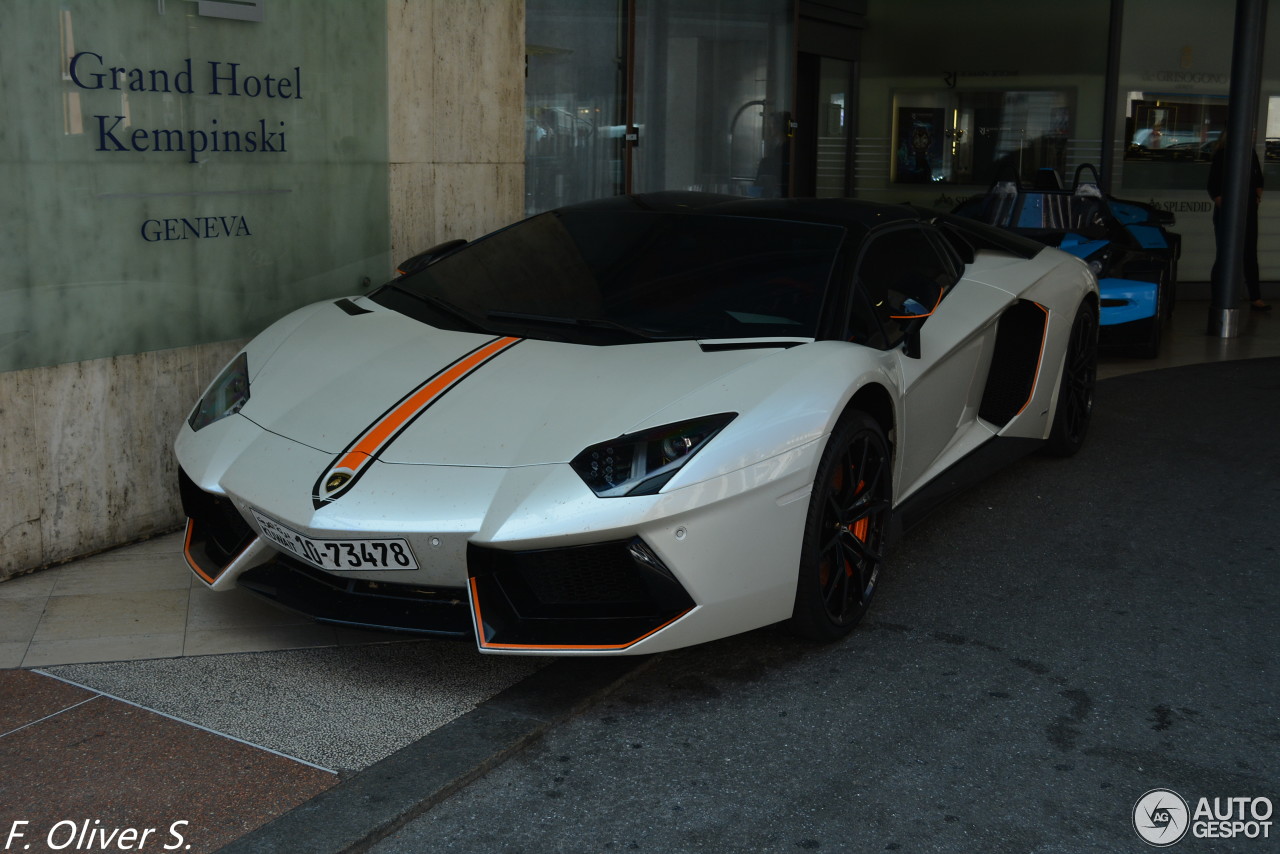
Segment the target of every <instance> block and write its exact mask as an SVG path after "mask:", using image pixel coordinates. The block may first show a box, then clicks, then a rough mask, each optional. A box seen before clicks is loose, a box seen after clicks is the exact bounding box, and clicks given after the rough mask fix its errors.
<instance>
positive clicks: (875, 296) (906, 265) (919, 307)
mask: <svg viewBox="0 0 1280 854" xmlns="http://www.w3.org/2000/svg"><path fill="white" fill-rule="evenodd" d="M855 277H856V278H855V281H854V285H855V288H856V290H858V291H860V292H861V293H862V294H863V295H865V297H866V301H867V302H868V303H869V304H870V305H871V311H872V313H873V314H874V315H875V319H876V320H877V321H878V322H879V324H880V328H881V330H882V331H883V334H884V338H883V347H884V348H885V349H887V348H889V347H894V346H897V344H898V343H899V342H901V341H902V338H903V336H904V335H906V330H907V327H908V326H909V325H910V324H911V323H912V322H913V321H915V320H919V319H922V318H925V317H928V316H929V315H930V314H932V313H933V310H934V309H935V308H936V307H937V305H938V302H939V301H941V299H942V297H943V295H944V294H945V293H946V290H947V288H949V287H951V286H952V285H953V284H955V272H954V271H953V268H952V265H951V264H950V263H949V262H948V261H947V260H946V259H944V258H943V257H942V256H941V255H940V254H939V253H938V250H937V248H936V247H935V246H934V244H933V242H932V241H931V240H930V239H929V237H928V235H926V234H925V233H924V231H922V230H921V229H920V228H919V227H918V226H911V227H908V228H899V229H894V230H892V231H888V232H885V233H883V234H879V235H876V236H875V237H873V238H871V240H870V241H869V242H868V244H867V246H866V248H864V249H863V252H862V257H861V258H860V259H859V261H858V270H857V273H856V274H855ZM855 320H856V318H855Z"/></svg>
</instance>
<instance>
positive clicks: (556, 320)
mask: <svg viewBox="0 0 1280 854" xmlns="http://www.w3.org/2000/svg"><path fill="white" fill-rule="evenodd" d="M485 317H487V318H489V319H490V320H521V321H528V322H530V323H546V324H549V325H551V326H578V327H585V328H587V329H608V330H611V331H613V332H622V333H625V334H627V335H630V336H631V337H632V338H637V339H639V340H641V341H684V340H688V339H687V336H674V335H655V334H654V333H652V332H650V331H648V330H646V329H640V328H638V327H635V326H627V325H626V324H625V323H618V322H617V321H614V320H605V319H603V318H599V317H556V316H554V315H550V314H526V313H524V312H522V311H490V312H487V313H486V314H485Z"/></svg>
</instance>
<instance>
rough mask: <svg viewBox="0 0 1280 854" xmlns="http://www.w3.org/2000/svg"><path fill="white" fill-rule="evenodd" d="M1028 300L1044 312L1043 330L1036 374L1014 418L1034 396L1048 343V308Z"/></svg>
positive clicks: (1024, 409)
mask: <svg viewBox="0 0 1280 854" xmlns="http://www.w3.org/2000/svg"><path fill="white" fill-rule="evenodd" d="M1028 302H1030V303H1031V304H1032V305H1034V306H1035V307H1036V308H1038V309H1040V310H1041V311H1043V312H1044V332H1042V333H1041V334H1040V355H1039V356H1037V357H1036V375H1035V378H1034V379H1032V380H1031V391H1030V392H1029V393H1028V394H1027V399H1026V402H1024V403H1023V404H1022V408H1021V409H1019V410H1018V411H1017V412H1015V413H1014V415H1013V417H1014V418H1017V417H1018V416H1019V415H1021V414H1022V413H1023V412H1025V411H1026V410H1027V407H1028V406H1030V405H1031V400H1032V398H1034V397H1035V396H1036V386H1038V385H1040V371H1041V369H1042V368H1044V350H1045V347H1047V346H1048V344H1049V309H1047V308H1045V307H1044V306H1042V305H1041V304H1040V303H1038V302H1036V301H1035V300H1028ZM1010 420H1012V419H1010Z"/></svg>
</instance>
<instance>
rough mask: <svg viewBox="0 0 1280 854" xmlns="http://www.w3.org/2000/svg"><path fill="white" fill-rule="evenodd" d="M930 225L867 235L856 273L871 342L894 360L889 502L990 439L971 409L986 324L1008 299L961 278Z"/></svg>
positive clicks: (983, 360)
mask: <svg viewBox="0 0 1280 854" xmlns="http://www.w3.org/2000/svg"><path fill="white" fill-rule="evenodd" d="M929 228H930V227H929V226H927V225H924V224H921V223H910V224H906V225H900V226H896V227H891V228H888V229H885V230H883V231H880V232H876V233H873V235H871V236H870V237H869V239H868V242H867V243H866V244H865V246H864V248H863V251H862V253H861V255H860V257H859V260H858V265H857V271H856V273H855V282H856V287H857V290H858V291H859V292H860V293H861V294H862V295H863V296H864V297H865V300H866V310H867V311H869V313H870V315H871V316H872V318H874V321H875V323H876V326H877V328H878V332H879V334H878V336H876V340H875V341H874V342H873V346H878V347H881V348H882V349H886V350H890V351H892V352H893V353H894V357H895V359H896V364H897V374H898V382H899V411H898V413H897V417H898V421H897V437H896V438H897V442H896V445H897V449H896V463H895V472H894V475H895V477H894V480H895V488H894V494H895V496H896V499H897V500H901V499H903V498H905V497H907V496H908V495H910V494H911V493H912V492H914V491H915V490H916V488H917V487H918V486H919V485H921V484H923V483H924V482H926V481H927V480H928V479H929V478H930V477H931V476H932V475H933V474H934V473H936V472H937V471H938V470H939V469H940V468H942V467H944V466H945V465H949V464H950V462H952V461H954V460H955V459H958V457H959V456H962V455H963V454H964V453H967V452H968V450H971V449H972V448H973V447H976V446H977V445H979V444H981V443H982V442H983V441H985V440H986V439H989V438H990V437H991V435H992V433H991V431H990V429H988V428H987V427H985V426H983V425H982V424H981V423H979V422H978V419H977V414H978V407H979V404H980V402H981V397H982V385H983V378H984V377H985V374H986V368H987V366H988V364H989V363H990V349H989V348H990V347H991V344H992V341H991V332H990V330H991V328H992V327H991V323H990V321H991V320H992V319H994V317H995V316H996V315H997V314H998V311H999V308H1000V307H1001V305H1000V303H1003V302H1007V295H1001V294H997V293H996V292H994V291H992V290H991V289H989V288H985V287H983V286H980V285H976V284H974V283H968V282H966V281H965V280H964V279H962V278H961V276H960V273H961V269H962V268H961V265H960V264H959V260H958V259H956V258H954V257H953V256H952V255H951V254H949V253H948V251H947V250H946V249H945V247H944V246H943V245H942V243H941V242H940V241H939V240H936V239H935V238H934V236H933V235H932V234H930V232H929ZM975 299H976V300H977V302H978V303H979V304H978V305H975V302H974V301H975ZM986 302H991V303H992V304H991V305H989V306H988V305H985V303H986Z"/></svg>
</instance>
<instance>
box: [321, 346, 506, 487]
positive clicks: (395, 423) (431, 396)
mask: <svg viewBox="0 0 1280 854" xmlns="http://www.w3.org/2000/svg"><path fill="white" fill-rule="evenodd" d="M521 340H523V339H520V338H510V337H504V338H496V339H494V340H492V341H490V342H489V343H487V344H484V345H482V346H480V347H477V348H476V349H475V350H472V351H471V352H470V353H468V354H466V355H465V356H463V357H462V358H460V359H458V360H457V361H456V362H454V363H453V364H451V365H449V366H448V367H447V368H445V369H444V370H442V371H440V372H439V373H437V374H436V375H435V376H433V377H431V378H430V379H428V380H427V381H426V382H424V383H423V384H422V385H420V386H418V387H417V388H415V389H414V390H413V391H411V392H409V394H407V395H405V396H404V397H403V398H401V400H400V401H399V402H398V403H396V404H395V405H394V406H392V407H391V408H390V409H389V410H387V411H386V412H385V413H383V415H382V416H381V417H379V418H378V420H376V421H374V422H373V424H371V425H369V427H367V428H366V429H365V430H364V432H363V433H361V434H360V435H359V436H357V437H356V439H355V440H354V441H353V442H352V443H351V444H350V445H348V446H347V447H346V449H345V450H343V452H342V453H340V454H339V455H338V456H337V458H336V459H335V460H334V462H333V464H331V465H330V466H329V468H328V469H326V470H325V472H324V474H322V475H321V476H320V479H319V480H318V481H316V485H315V489H314V491H313V495H312V498H313V499H314V503H315V505H316V507H317V508H319V507H320V506H322V505H324V504H327V503H329V502H330V501H335V500H337V499H338V498H340V497H341V496H342V495H343V494H344V493H345V492H346V491H347V490H348V489H350V488H351V487H352V486H353V485H354V484H355V481H356V480H357V479H358V478H359V477H360V475H361V474H363V473H364V470H365V469H366V468H367V467H368V465H369V463H371V462H373V461H374V460H375V459H377V458H378V455H379V454H381V453H382V452H383V451H384V450H386V448H387V446H388V445H390V444H391V443H392V442H394V441H395V440H396V438H398V437H399V436H400V434H401V433H403V432H404V431H405V429H406V428H408V426H409V425H410V424H412V423H413V421H414V420H415V419H416V418H417V417H418V416H419V415H421V414H422V413H423V412H425V411H426V410H427V409H428V408H429V407H430V406H431V405H432V404H433V403H435V402H436V401H437V400H439V399H440V398H441V397H442V396H443V395H444V394H445V393H446V392H448V391H449V390H450V389H451V388H453V387H454V386H456V385H458V383H460V382H461V381H462V380H464V379H465V378H466V377H467V376H469V375H470V374H472V373H474V372H475V371H476V369H478V368H479V367H480V366H481V365H483V364H485V363H486V362H488V361H489V360H491V359H493V358H494V357H496V356H497V355H498V354H500V353H502V352H504V351H505V350H507V349H509V348H510V347H512V346H514V345H516V344H518V343H520V341H521Z"/></svg>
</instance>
